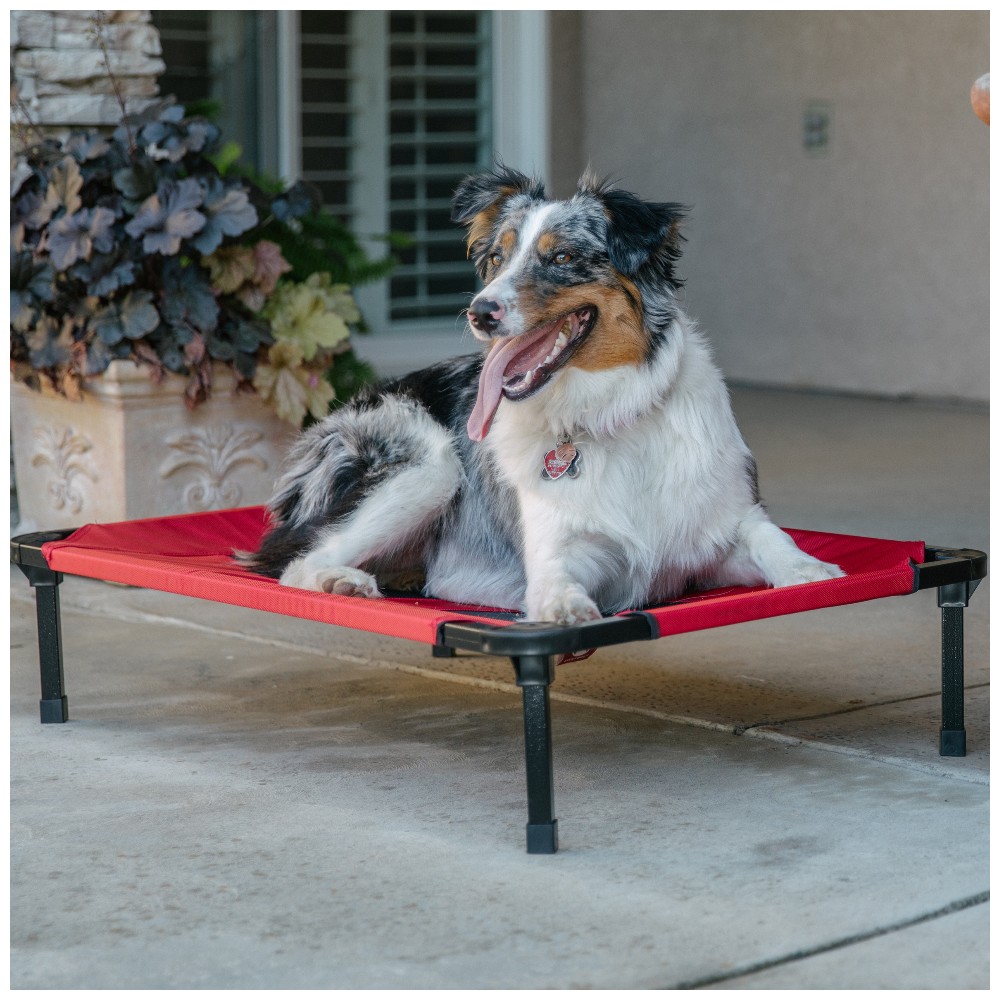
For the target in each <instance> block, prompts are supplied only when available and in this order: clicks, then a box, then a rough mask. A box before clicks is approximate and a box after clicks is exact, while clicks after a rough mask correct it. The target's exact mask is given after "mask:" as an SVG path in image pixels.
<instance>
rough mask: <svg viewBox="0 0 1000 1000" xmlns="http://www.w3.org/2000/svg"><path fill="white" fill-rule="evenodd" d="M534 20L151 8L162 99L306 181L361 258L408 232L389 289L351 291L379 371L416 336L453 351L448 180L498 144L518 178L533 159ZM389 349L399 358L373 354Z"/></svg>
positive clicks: (364, 346)
mask: <svg viewBox="0 0 1000 1000" xmlns="http://www.w3.org/2000/svg"><path fill="white" fill-rule="evenodd" d="M544 18H545V15H544V12H539V11H520V12H499V11H452V10H440V11H348V10H345V11H338V10H333V11H330V10H327V11H256V12H255V11H233V12H226V11H176V12H170V11H154V12H153V21H154V23H155V24H156V25H157V27H158V28H159V29H160V32H161V39H162V42H163V49H164V60H165V62H166V63H167V72H166V74H165V75H164V76H163V77H162V78H161V81H160V86H161V91H162V92H164V93H170V92H173V93H176V94H177V96H178V97H179V98H180V99H181V100H184V101H191V100H193V99H196V98H198V97H203V98H212V99H213V100H215V101H216V102H217V103H218V104H219V106H220V108H221V116H220V118H219V121H220V125H222V127H223V129H224V134H225V135H226V136H227V137H231V138H235V139H236V141H238V142H240V144H241V145H242V146H243V148H244V150H245V151H246V152H247V155H248V159H250V160H251V162H254V163H255V164H256V165H257V166H258V167H260V168H261V169H263V170H266V171H268V172H270V173H273V174H279V175H281V176H283V177H285V179H286V180H292V179H294V178H296V177H302V178H303V179H305V180H308V181H311V182H312V183H314V184H316V185H317V186H318V187H319V189H320V191H321V192H322V195H323V199H324V203H325V205H326V207H327V210H328V211H331V212H333V213H335V214H336V215H337V216H338V217H340V218H341V219H343V220H344V221H345V223H347V225H349V226H350V227H351V229H352V230H353V231H354V232H355V233H356V234H357V235H358V236H359V237H360V238H361V239H362V240H363V241H364V242H365V244H366V245H367V247H368V249H369V250H370V252H371V253H372V255H373V256H382V255H383V254H384V253H385V252H386V245H385V243H384V241H383V240H382V239H380V237H384V235H385V234H387V233H389V232H399V233H403V234H406V235H407V236H408V237H409V238H410V240H411V244H410V246H409V247H407V248H406V249H405V250H403V251H401V252H400V253H399V254H398V256H400V264H399V266H398V268H397V269H396V270H395V271H394V272H393V274H392V276H391V277H390V278H389V280H388V281H383V282H380V283H378V284H377V285H372V286H367V287H363V288H361V289H358V290H357V295H358V299H359V302H360V304H361V306H362V309H363V311H364V314H365V318H366V320H367V322H368V325H369V327H370V328H371V329H372V330H373V331H374V332H375V333H376V335H377V336H375V337H366V338H362V339H361V341H360V342H359V343H358V348H359V351H360V352H362V353H366V354H369V355H370V356H373V358H374V359H375V360H376V361H377V362H378V363H379V365H380V367H381V368H382V369H383V370H386V371H391V370H394V369H396V368H398V369H400V370H402V369H403V368H406V367H409V366H411V365H412V364H413V363H414V361H420V360H421V359H422V358H424V357H426V356H427V353H426V348H427V347H428V345H429V344H430V343H431V341H430V340H428V338H427V335H428V334H434V333H437V334H440V335H441V336H442V338H443V339H442V340H441V343H440V347H438V348H431V350H430V354H431V355H435V354H436V355H442V356H443V353H446V352H448V351H450V352H454V349H455V344H456V334H457V331H458V330H459V329H460V328H461V326H462V324H461V322H460V320H459V317H460V314H461V312H462V310H463V307H464V306H465V304H466V303H467V302H468V300H469V295H470V293H471V292H472V291H473V290H474V288H475V277H474V274H473V271H472V268H471V266H470V265H469V263H468V261H467V260H466V258H465V246H464V243H463V240H462V233H461V232H460V231H459V230H458V229H457V227H456V226H455V225H454V224H453V223H452V222H451V221H450V211H451V197H452V193H453V191H454V189H455V187H456V186H457V185H458V183H459V181H460V180H461V179H462V178H463V177H464V176H465V175H466V174H468V173H471V172H474V171H475V170H478V169H481V168H484V167H486V166H488V165H489V164H490V163H491V162H492V159H493V155H494V151H495V150H496V149H498V148H499V149H500V151H501V152H504V153H506V154H508V158H509V160H510V162H512V163H513V164H515V165H523V166H524V169H532V168H534V167H539V166H542V167H543V166H544V163H543V160H542V154H543V152H544V141H545V136H544V127H539V126H540V125H541V126H544V105H545V100H544V96H545V91H544V85H543V83H542V81H544V74H545V58H544V49H545V32H544V28H545V20H544ZM505 39H506V42H505V41H504V40H505ZM498 50H499V51H500V52H501V54H502V58H497V57H496V55H495V53H496V52H497V51H498ZM501 67H502V69H503V72H502V73H500V72H497V71H498V69H499V68H501ZM501 107H503V108H506V109H508V111H507V112H506V113H504V114H503V115H502V120H501V115H500V114H495V112H497V111H498V110H499V109H500V108H501ZM525 150H529V151H530V154H531V157H532V161H533V162H526V160H525V159H524V158H523V156H522V153H523V152H524V151H525ZM421 334H423V336H420V335H421ZM414 336H419V338H420V340H419V342H420V344H421V345H422V347H416V346H415V344H416V342H415V341H414V339H413V338H414ZM376 341H378V343H377V344H376V343H375V342H376ZM393 345H395V346H393ZM446 345H447V347H446ZM387 349H388V350H389V353H390V354H398V355H399V357H400V360H399V362H398V364H397V363H396V362H394V361H392V360H391V359H390V360H388V361H386V359H385V358H384V357H382V356H381V355H384V352H385V351H386V350H387Z"/></svg>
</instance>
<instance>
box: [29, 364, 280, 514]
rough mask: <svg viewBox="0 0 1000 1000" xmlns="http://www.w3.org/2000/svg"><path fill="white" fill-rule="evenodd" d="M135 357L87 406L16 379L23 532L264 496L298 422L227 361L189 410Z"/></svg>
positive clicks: (94, 389) (177, 385)
mask: <svg viewBox="0 0 1000 1000" xmlns="http://www.w3.org/2000/svg"><path fill="white" fill-rule="evenodd" d="M184 384H185V382H184V379H183V378H181V377H180V376H176V375H171V376H168V377H167V378H166V379H165V380H164V382H163V383H162V384H161V385H159V386H157V385H155V384H154V383H153V382H152V381H151V380H150V378H149V375H148V371H147V370H146V369H144V368H141V367H139V366H138V365H136V364H134V363H133V362H131V361H115V362H112V364H111V366H110V368H109V369H108V370H107V372H105V373H104V374H103V375H102V376H101V377H100V378H96V379H93V380H91V381H89V382H88V383H87V385H86V387H85V398H84V400H83V401H82V402H76V403H73V402H70V401H69V400H67V399H65V398H63V397H62V396H58V395H55V394H49V393H37V392H33V391H31V390H30V389H28V388H26V387H25V386H23V385H20V384H16V383H15V384H13V385H12V386H11V433H12V438H13V446H14V475H15V481H16V484H17V497H18V508H19V510H20V515H21V521H20V524H19V525H18V528H17V530H18V531H20V532H24V531H33V530H38V529H47V528H69V527H76V526H78V525H81V524H86V523H88V522H102V521H124V520H131V519H133V518H139V517H155V516H159V515H162V514H185V513H190V512H192V511H199V510H213V509H219V508H225V507H239V506H245V505H250V504H257V503H264V502H266V501H267V500H268V498H269V497H270V495H271V490H272V487H273V485H274V481H275V479H276V477H277V475H278V473H279V471H280V466H281V462H282V460H283V458H284V456H285V454H286V453H287V450H288V447H289V445H290V443H291V441H292V439H293V438H294V436H295V429H294V428H293V427H292V426H291V425H290V424H288V423H286V422H285V421H283V420H280V419H279V418H278V417H277V416H275V414H274V413H273V411H272V410H270V409H269V408H267V407H266V406H264V405H263V404H262V403H261V402H260V401H259V400H258V399H257V398H256V397H255V396H252V395H243V394H235V393H234V392H233V387H234V385H235V379H234V378H233V375H232V373H231V372H230V371H229V370H228V369H227V368H224V367H221V366H220V367H219V368H218V369H217V371H216V373H215V377H214V380H213V386H212V397H211V399H210V400H209V401H208V402H207V403H206V404H204V405H202V406H200V407H198V409H196V410H195V411H193V412H192V411H190V410H188V409H187V407H186V406H185V405H184V401H183V393H184Z"/></svg>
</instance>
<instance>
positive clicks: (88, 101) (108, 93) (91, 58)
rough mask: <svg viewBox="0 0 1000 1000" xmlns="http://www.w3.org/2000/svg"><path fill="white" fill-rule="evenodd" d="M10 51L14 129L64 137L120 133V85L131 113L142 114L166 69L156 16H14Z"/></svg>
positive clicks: (68, 12)
mask: <svg viewBox="0 0 1000 1000" xmlns="http://www.w3.org/2000/svg"><path fill="white" fill-rule="evenodd" d="M99 38H103V40H104V48H105V49H106V51H107V59H105V52H104V51H102V48H101V45H100V43H99ZM10 51H11V65H12V68H13V82H12V87H11V117H12V121H13V123H15V124H16V123H18V122H22V123H23V122H25V121H26V120H27V121H29V122H30V123H32V124H33V125H35V126H37V127H38V128H40V129H41V130H43V131H44V132H46V133H48V134H55V135H57V136H59V135H65V134H67V133H68V132H70V131H71V130H72V129H74V128H85V127H94V126H114V125H117V124H118V123H119V122H120V121H121V118H122V108H121V105H120V103H119V99H118V96H117V95H116V94H115V85H116V84H117V87H118V91H119V94H120V95H121V98H122V100H124V102H125V106H126V108H127V110H128V111H129V112H130V113H131V112H136V111H141V110H142V109H143V108H144V107H146V106H147V105H148V104H150V103H151V102H152V101H153V100H154V99H155V98H156V97H157V95H158V94H159V87H158V85H157V82H156V80H157V77H158V76H159V74H161V73H162V72H163V71H164V69H165V68H166V67H165V66H164V63H163V60H162V59H161V58H160V55H161V49H160V35H159V32H158V31H157V30H156V28H155V27H154V26H153V24H152V23H151V21H150V12H149V11H148V10H110V11H94V10H90V11H87V10H78V11H73V10H13V11H11V12H10ZM109 63H110V69H111V74H109V72H108V64H109ZM112 74H113V77H114V79H113V80H112Z"/></svg>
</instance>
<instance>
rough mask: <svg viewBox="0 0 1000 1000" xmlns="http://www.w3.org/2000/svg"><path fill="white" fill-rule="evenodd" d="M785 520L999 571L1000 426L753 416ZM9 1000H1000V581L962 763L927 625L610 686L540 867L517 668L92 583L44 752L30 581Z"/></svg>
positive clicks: (619, 666)
mask: <svg viewBox="0 0 1000 1000" xmlns="http://www.w3.org/2000/svg"><path fill="white" fill-rule="evenodd" d="M734 402H735V405H736V410H737V415H738V417H739V419H740V423H741V426H742V428H743V430H744V433H745V436H746V438H747V440H748V442H749V444H750V446H751V448H752V449H753V450H754V451H755V453H756V456H757V459H758V463H759V466H760V477H761V486H762V491H763V493H764V496H765V499H766V501H767V502H768V506H769V509H770V511H771V513H772V516H773V517H774V519H775V520H776V521H777V522H778V523H780V524H784V525H786V526H789V527H805V528H814V529H818V530H830V531H845V532H852V533H857V534H867V535H882V536H885V537H895V538H921V539H924V540H926V541H927V542H929V543H932V544H938V545H948V546H956V547H957V546H969V547H975V548H981V549H986V550H987V551H988V549H989V515H988V483H989V461H988V423H989V420H988V416H987V415H986V414H985V413H984V412H981V411H974V410H963V409H959V408H953V407H945V406H935V405H931V404H926V403H916V402H890V401H881V400H871V399H852V398H846V397H837V396H822V395H807V394H796V393H790V392H780V391H764V390H748V389H741V390H736V391H734ZM11 574H12V575H11V598H12V603H11V609H12V611H11V704H12V711H11V796H12V797H11V821H12V826H11V846H12V878H11V986H12V988H15V989H60V988H77V989H88V988H90V989H125V988H140V989H141V988H150V989H156V988H165V989H169V988H176V989H207V988H219V989H222V988H225V989H233V988H243V989H279V988H284V989H294V988H307V989H308V988H312V989H319V988H327V989H355V988H356V989H374V988H382V989H457V988H469V989H477V988H478V989H527V988H558V989H572V988H580V989H589V988H606V989H676V988H714V989H772V988H773V989H810V988H812V989H836V988H845V989H861V988H874V989H939V988H952V989H963V988H964V989H985V988H987V987H988V985H989V971H988V956H989V942H988V909H989V903H988V889H989V852H988V832H989V831H988V804H989V788H988V760H989V758H988V746H989V744H988V740H989V687H988V684H989V672H988V666H989V663H988V618H989V615H988V611H989V582H988V581H986V582H985V583H984V584H983V585H982V586H981V587H980V588H979V590H978V591H977V593H976V595H975V597H974V598H973V602H972V605H971V607H970V608H969V610H968V611H967V613H966V683H967V694H966V712H967V726H968V730H969V755H968V756H967V757H965V758H961V759H955V758H948V759H945V758H941V757H939V756H938V754H937V750H936V742H937V726H938V713H939V697H938V693H937V692H938V690H939V684H940V680H939V644H940V632H939V618H938V610H937V607H936V603H935V600H934V595H933V593H921V594H917V595H914V596H911V597H904V598H893V599H887V600H882V601H876V602H872V603H870V604H862V605H855V606H851V607H848V608H839V609H829V610H825V611H817V612H810V613H808V614H802V615H797V616H792V617H789V618H782V619H774V620H770V621H765V622H755V623H750V624H747V625H739V626H731V627H729V628H726V629H717V630H714V631H711V632H702V633H695V634H689V635H685V636H680V637H676V638H671V639H664V640H660V641H658V642H653V643H635V644H632V645H630V646H622V647H615V648H612V649H606V650H602V651H599V652H598V653H597V654H595V655H594V656H593V657H592V658H591V659H589V660H587V661H584V662H582V663H577V664H571V665H570V664H567V665H566V666H564V667H562V668H560V669H559V670H558V671H557V679H556V683H555V685H554V687H553V693H552V698H553V717H554V718H553V726H554V741H555V783H556V812H557V815H558V817H559V833H560V851H559V853H558V854H557V855H555V856H528V855H527V854H526V853H525V852H524V821H525V802H524V780H523V757H522V752H523V751H522V743H521V740H522V737H521V720H520V695H519V692H518V690H517V688H516V687H515V685H514V683H513V680H514V679H513V672H512V670H511V668H510V665H509V663H507V662H506V661H503V660H499V659H491V658H486V657H478V656H461V657H456V658H454V659H451V660H441V659H432V658H431V657H430V654H429V651H428V650H427V649H426V648H425V647H423V646H418V645H416V644H410V643H405V642H403V641H399V640H393V639H386V638H382V637H378V636H374V635H367V634H365V633H360V632H351V631H345V630H339V629H334V628H329V627H325V626H321V625H318V624H314V623H309V622H302V621H298V620H292V619H287V618H281V617H277V616H272V615H267V614H263V613H255V612H251V611H246V610H243V609H238V608H231V607H227V606H224V605H216V604H211V603H209V602H198V601H190V600H187V599H184V598H180V597H175V596H173V595H167V594H159V593H155V592H150V591H145V590H139V589H132V588H122V587H116V586H111V585H108V584H103V583H99V582H96V581H90V580H78V579H67V580H66V583H65V585H64V586H63V587H62V588H61V592H62V604H63V612H64V622H63V634H64V640H65V647H66V676H67V689H68V694H69V704H70V716H71V722H70V723H69V724H66V725H61V726H60V725H49V726H41V725H39V723H38V720H37V702H38V681H37V652H36V646H35V626H34V617H33V608H32V603H31V599H32V593H31V590H30V588H29V587H28V586H27V584H26V581H25V580H24V579H23V577H22V576H21V574H20V572H19V571H17V570H16V569H15V568H13V567H12V569H11Z"/></svg>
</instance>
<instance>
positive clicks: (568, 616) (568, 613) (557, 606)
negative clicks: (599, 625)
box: [528, 586, 601, 625]
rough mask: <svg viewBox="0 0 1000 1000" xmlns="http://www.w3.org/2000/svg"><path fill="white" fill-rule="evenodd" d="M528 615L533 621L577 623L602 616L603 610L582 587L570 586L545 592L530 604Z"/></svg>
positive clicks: (564, 623) (560, 623)
mask: <svg viewBox="0 0 1000 1000" xmlns="http://www.w3.org/2000/svg"><path fill="white" fill-rule="evenodd" d="M528 617H529V618H530V619H532V620H533V621H540V622H554V623H555V624H557V625H577V624H579V623H581V622H589V621H593V620H594V619H595V618H600V617H601V611H600V609H599V608H598V607H597V605H596V604H595V603H594V602H593V601H592V600H591V599H590V598H589V597H588V596H587V594H586V593H585V591H584V590H583V588H582V587H578V586H569V587H566V588H565V589H563V590H560V591H557V592H555V593H548V594H545V595H543V596H542V597H541V598H540V599H539V600H537V601H535V602H533V603H532V604H531V605H529V607H528Z"/></svg>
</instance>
